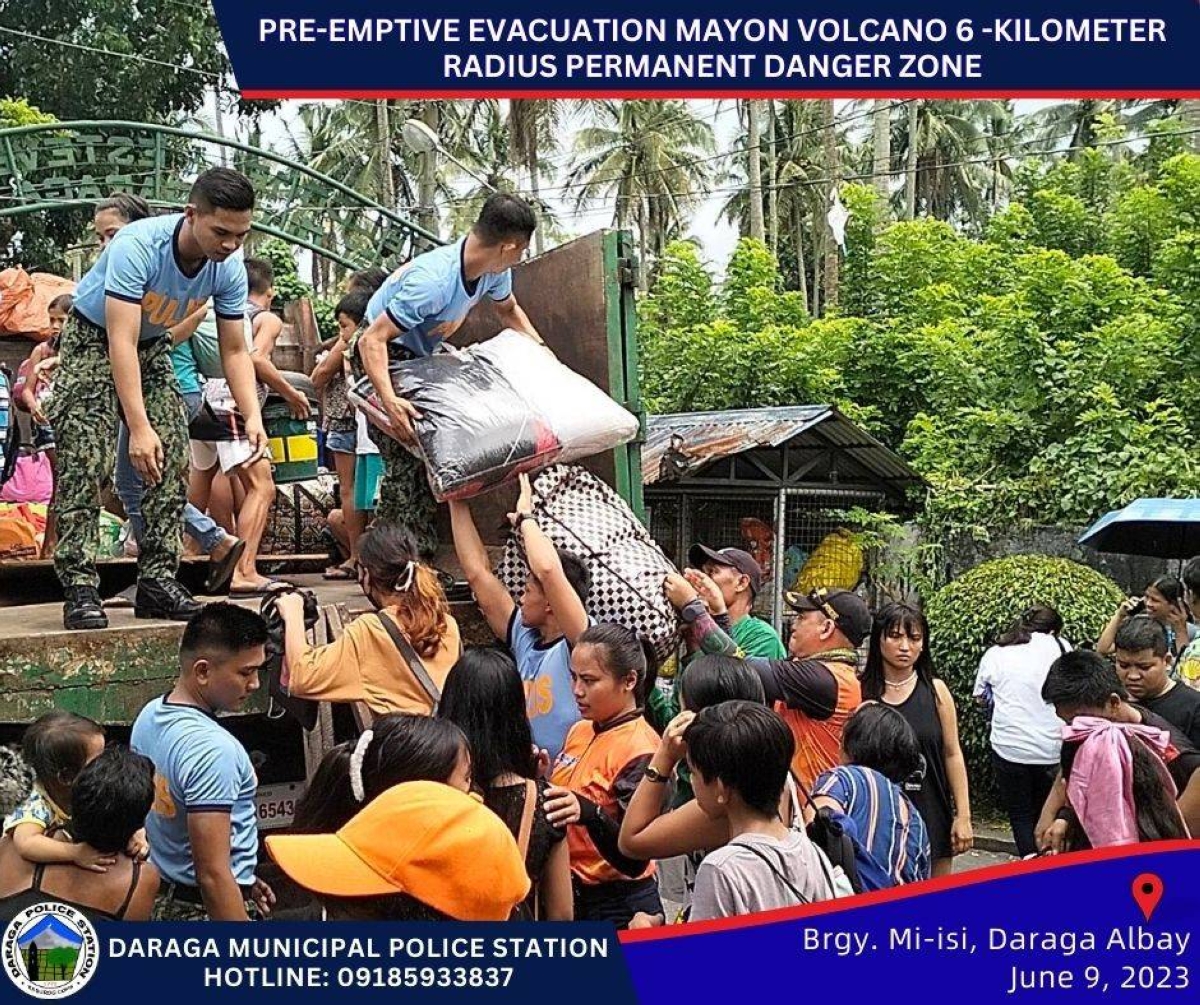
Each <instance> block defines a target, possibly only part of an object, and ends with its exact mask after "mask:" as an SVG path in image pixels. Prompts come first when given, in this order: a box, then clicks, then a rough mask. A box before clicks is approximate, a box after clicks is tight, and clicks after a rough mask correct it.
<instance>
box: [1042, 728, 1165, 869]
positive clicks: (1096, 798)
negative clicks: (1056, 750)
mask: <svg viewBox="0 0 1200 1005" xmlns="http://www.w3.org/2000/svg"><path fill="white" fill-rule="evenodd" d="M1131 736H1136V737H1137V738H1138V739H1139V740H1141V741H1142V742H1143V743H1144V744H1146V746H1147V747H1149V748H1150V749H1151V750H1152V751H1154V753H1155V754H1157V755H1158V757H1157V758H1156V762H1157V764H1156V768H1157V771H1158V775H1159V778H1160V779H1161V780H1162V784H1163V788H1164V789H1166V791H1167V792H1169V793H1170V794H1171V798H1172V799H1174V798H1175V796H1176V789H1175V783H1174V781H1172V780H1171V775H1170V773H1169V772H1168V771H1167V766H1166V765H1165V764H1164V763H1163V761H1162V757H1163V755H1164V754H1165V753H1166V751H1167V748H1168V747H1170V745H1171V734H1170V733H1168V732H1167V731H1166V730H1165V729H1156V728H1155V727H1153V726H1140V725H1134V724H1132V723H1127V722H1109V721H1108V720H1107V719H1100V718H1097V717H1095V716H1090V715H1081V716H1077V717H1076V718H1075V719H1074V720H1073V721H1072V722H1071V723H1070V725H1067V726H1063V731H1062V737H1063V741H1064V742H1065V743H1072V742H1079V750H1078V751H1077V752H1076V754H1075V763H1074V765H1073V766H1072V767H1071V777H1070V779H1069V780H1068V781H1067V800H1068V801H1069V802H1070V804H1071V809H1073V810H1074V811H1075V814H1076V815H1077V816H1078V817H1079V823H1080V824H1081V825H1082V827H1083V830H1084V832H1085V833H1086V834H1087V836H1088V840H1089V841H1090V842H1091V843H1092V847H1093V848H1104V847H1107V846H1108V845H1120V844H1137V843H1138V840H1139V839H1138V829H1137V809H1136V807H1135V805H1134V801H1133V751H1131V750H1130V749H1129V740H1128V739H1127V737H1131ZM1080 741H1081V742H1080Z"/></svg>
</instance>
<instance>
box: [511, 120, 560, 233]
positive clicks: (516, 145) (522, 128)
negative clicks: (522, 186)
mask: <svg viewBox="0 0 1200 1005" xmlns="http://www.w3.org/2000/svg"><path fill="white" fill-rule="evenodd" d="M569 107H570V106H569V105H568V103H567V102H565V101H563V100H561V99H540V98H539V99H534V98H522V99H514V100H512V101H510V102H509V103H508V134H509V155H510V157H511V159H512V163H513V166H514V167H521V168H524V169H525V173H526V175H527V177H528V178H529V194H530V197H531V200H532V202H533V204H534V205H535V206H536V207H537V209H538V215H539V217H543V218H544V217H545V215H546V213H547V209H546V207H545V206H544V205H543V204H542V199H541V191H540V187H541V178H542V172H543V171H544V170H545V168H546V165H545V164H544V163H543V162H542V157H543V155H546V154H553V153H556V152H557V150H558V146H559V143H558V138H559V133H560V132H561V129H562V127H563V125H564V120H565V119H566V117H567V109H568V108H569ZM543 230H544V228H543V227H541V226H539V227H538V229H537V230H536V231H534V235H533V239H534V250H535V251H536V252H537V254H539V255H540V254H541V253H542V249H543Z"/></svg>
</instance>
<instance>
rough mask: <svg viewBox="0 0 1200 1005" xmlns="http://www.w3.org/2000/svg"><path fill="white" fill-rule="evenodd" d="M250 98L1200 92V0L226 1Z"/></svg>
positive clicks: (225, 26)
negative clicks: (589, 6)
mask: <svg viewBox="0 0 1200 1005" xmlns="http://www.w3.org/2000/svg"><path fill="white" fill-rule="evenodd" d="M214 6H215V9H216V13H217V18H218V21H219V23H220V27H221V32H222V35H223V37H224V40H225V45H226V48H227V49H228V51H229V57H230V60H231V62H232V64H233V69H234V72H235V74H236V76H237V81H238V85H239V87H240V88H241V90H242V93H243V95H244V96H245V97H247V98H303V97H331V98H336V97H342V98H345V97H360V98H365V97H375V98H382V97H396V98H402V97H413V98H421V97H438V96H445V97H467V96H481V97H482V96H487V97H497V98H498V97H515V98H520V97H530V98H534V97H549V96H558V97H600V96H603V97H609V98H613V97H626V98H632V97H689V96H692V97H711V96H714V95H718V96H723V97H732V96H743V97H749V96H755V95H758V96H764V97H765V96H768V95H777V96H787V95H807V96H819V95H822V94H824V95H826V96H843V97H850V96H858V97H877V96H879V97H881V96H889V97H924V96H930V97H937V96H939V95H940V96H945V97H949V96H956V97H984V96H997V97H999V96H1004V97H1015V96H1020V95H1024V96H1029V97H1032V96H1043V97H1055V96H1061V95H1062V94H1064V93H1069V94H1072V95H1074V96H1096V97H1100V96H1108V97H1119V96H1130V97H1163V98H1167V97H1188V96H1196V95H1200V76H1198V74H1197V68H1196V67H1197V64H1196V60H1195V54H1196V53H1197V52H1200V5H1197V3H1196V0H1149V2H1143V3H1133V2H1131V0H1053V2H1051V3H1045V2H1033V0H1007V2H995V0H989V2H980V0H975V2H965V3H964V2H959V3H951V2H948V0H930V2H927V3H922V4H919V5H914V6H913V7H911V8H910V9H904V10H901V11H897V10H896V9H895V5H888V4H880V3H872V2H869V0H839V2H838V3H828V2H826V3H799V4H797V3H788V2H782V0H751V2H749V3H740V4H721V3H714V2H712V0H692V2H688V3H683V2H678V0H676V2H668V0H650V2H645V0H639V2H631V0H609V2H608V3H605V4H603V5H602V6H601V7H600V8H599V9H597V10H594V11H591V10H589V11H586V12H582V13H581V12H579V11H574V10H571V9H570V7H569V6H568V5H562V4H548V3H539V2H531V0H526V2H523V3H522V2H517V3H513V4H506V5H503V6H500V7H495V6H493V7H492V8H487V7H486V6H485V5H480V4H478V3H470V2H464V0H445V2H443V3H438V4H435V5H432V6H430V5H429V4H416V3H406V2H404V0H395V2H391V3H380V2H378V0H289V2H288V3H286V4H281V3H279V2H277V0H269V2H268V0H215V4H214Z"/></svg>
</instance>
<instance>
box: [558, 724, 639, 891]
mask: <svg viewBox="0 0 1200 1005" xmlns="http://www.w3.org/2000/svg"><path fill="white" fill-rule="evenodd" d="M658 743H659V740H658V734H657V733H656V732H654V729H653V728H652V727H651V726H650V723H648V722H647V721H646V720H645V718H644V717H643V716H642V715H641V714H640V713H638V714H637V715H636V716H633V717H631V718H628V719H626V720H625V721H623V722H622V721H617V723H616V724H615V725H613V726H609V727H607V728H606V727H605V726H603V725H601V726H600V727H599V729H597V727H596V723H594V722H591V721H589V720H587V719H585V720H583V721H582V722H577V723H575V725H574V726H572V727H571V729H570V731H569V732H568V733H567V739H566V742H565V743H564V744H563V749H562V753H560V754H559V755H558V760H556V761H555V762H554V772H553V774H552V775H551V777H550V780H551V781H552V782H553V783H554V784H555V785H559V786H561V787H563V788H565V789H570V790H571V791H572V792H576V793H578V794H579V795H581V796H583V797H584V798H586V799H589V800H591V801H592V802H593V803H595V804H596V805H597V806H598V807H599V808H600V812H601V813H606V814H608V816H610V817H612V818H613V819H614V820H615V819H619V818H620V816H621V813H622V810H621V806H620V802H621V799H622V798H624V799H628V798H630V797H631V796H632V791H630V792H628V793H621V792H619V791H618V788H619V785H618V781H619V780H620V778H621V774H622V772H624V771H625V770H626V769H627V768H628V767H630V765H631V762H634V761H636V760H638V759H639V758H649V757H651V756H652V755H653V754H654V752H655V751H656V750H657V749H658ZM634 787H636V786H634ZM567 844H568V846H569V848H570V851H571V872H572V873H574V875H575V876H576V878H578V879H579V880H580V881H581V882H583V883H586V884H588V885H589V886H594V885H596V884H598V883H613V882H629V881H630V880H631V879H645V878H646V877H647V876H650V875H653V873H654V863H652V862H650V863H647V864H646V868H645V870H643V872H642V873H641V874H640V875H639V876H627V875H625V874H624V873H623V872H620V871H618V870H617V869H614V868H613V867H612V866H611V865H609V863H608V861H607V860H606V859H605V858H604V856H603V855H601V854H600V852H599V850H598V849H597V848H596V845H595V843H594V842H593V841H592V839H591V836H590V835H589V834H588V832H587V828H586V827H584V826H583V825H582V824H572V825H571V826H570V827H569V828H567Z"/></svg>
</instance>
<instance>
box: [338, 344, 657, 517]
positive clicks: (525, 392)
mask: <svg viewBox="0 0 1200 1005" xmlns="http://www.w3.org/2000/svg"><path fill="white" fill-rule="evenodd" d="M390 374H391V378H392V387H393V388H394V389H395V391H396V393H397V394H398V395H399V396H400V397H402V398H405V399H407V400H408V401H410V402H412V404H413V405H414V406H415V407H416V409H417V411H418V412H420V413H421V418H420V419H418V420H416V421H415V422H414V428H415V430H416V434H417V442H418V445H419V453H420V455H421V456H422V457H423V458H424V460H425V464H426V469H427V472H428V476H429V484H430V487H431V488H432V490H433V495H434V497H435V498H436V499H438V500H439V501H444V500H446V499H467V498H470V497H471V496H474V495H478V494H479V493H480V492H483V491H485V490H487V489H490V488H493V487H495V486H496V485H499V484H501V483H502V482H505V481H509V480H511V479H512V478H515V477H516V476H517V475H518V474H519V473H521V472H526V471H534V470H537V469H539V468H543V467H546V466H547V465H548V464H552V463H554V462H555V461H559V460H577V459H580V458H583V457H588V456H591V455H592V454H595V453H599V452H600V451H603V450H610V449H612V448H613V447H616V446H618V445H620V444H621V443H627V442H628V441H629V440H631V439H633V437H634V436H635V435H636V434H637V420H636V419H635V418H634V417H633V416H632V415H631V414H630V413H629V412H627V411H626V410H625V409H623V408H621V406H620V405H618V404H616V402H614V401H613V400H612V399H611V398H609V397H608V396H607V395H606V394H605V393H604V392H603V391H601V390H600V389H599V388H598V387H596V386H595V385H594V384H592V383H591V382H590V381H588V380H586V379H585V378H583V377H581V376H579V375H578V374H577V373H574V372H573V371H572V370H570V369H569V368H568V367H566V366H564V365H563V364H562V363H560V362H558V360H557V359H555V358H554V356H553V354H552V353H551V352H550V351H549V350H548V349H545V348H543V347H541V346H539V345H537V343H535V342H533V341H532V340H531V339H528V338H526V337H525V336H524V335H521V334H519V333H517V332H513V331H505V332H502V333H501V334H500V335H497V336H496V337H495V338H492V339H489V340H488V341H487V342H483V343H481V344H479V345H476V346H471V347H469V348H467V349H463V350H454V351H450V352H439V353H435V354H434V355H432V356H426V357H422V358H420V359H413V360H406V361H404V362H402V363H395V364H393V365H392V366H391V368H390ZM347 397H348V398H349V399H350V400H351V401H352V402H353V403H354V404H355V405H356V406H358V407H359V408H360V409H362V411H363V412H364V413H365V414H366V416H367V418H368V419H369V420H370V421H371V422H372V423H373V424H374V425H375V426H377V427H378V428H380V429H382V430H383V431H384V432H385V433H389V434H390V432H391V424H390V422H389V420H388V418H387V415H386V413H384V412H383V410H382V408H381V407H380V405H379V402H378V399H377V397H376V396H375V392H374V389H373V388H371V386H370V381H369V380H368V379H367V378H362V379H360V380H358V381H356V382H355V383H354V384H353V386H352V387H351V388H350V389H349V392H348V395H347Z"/></svg>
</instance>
